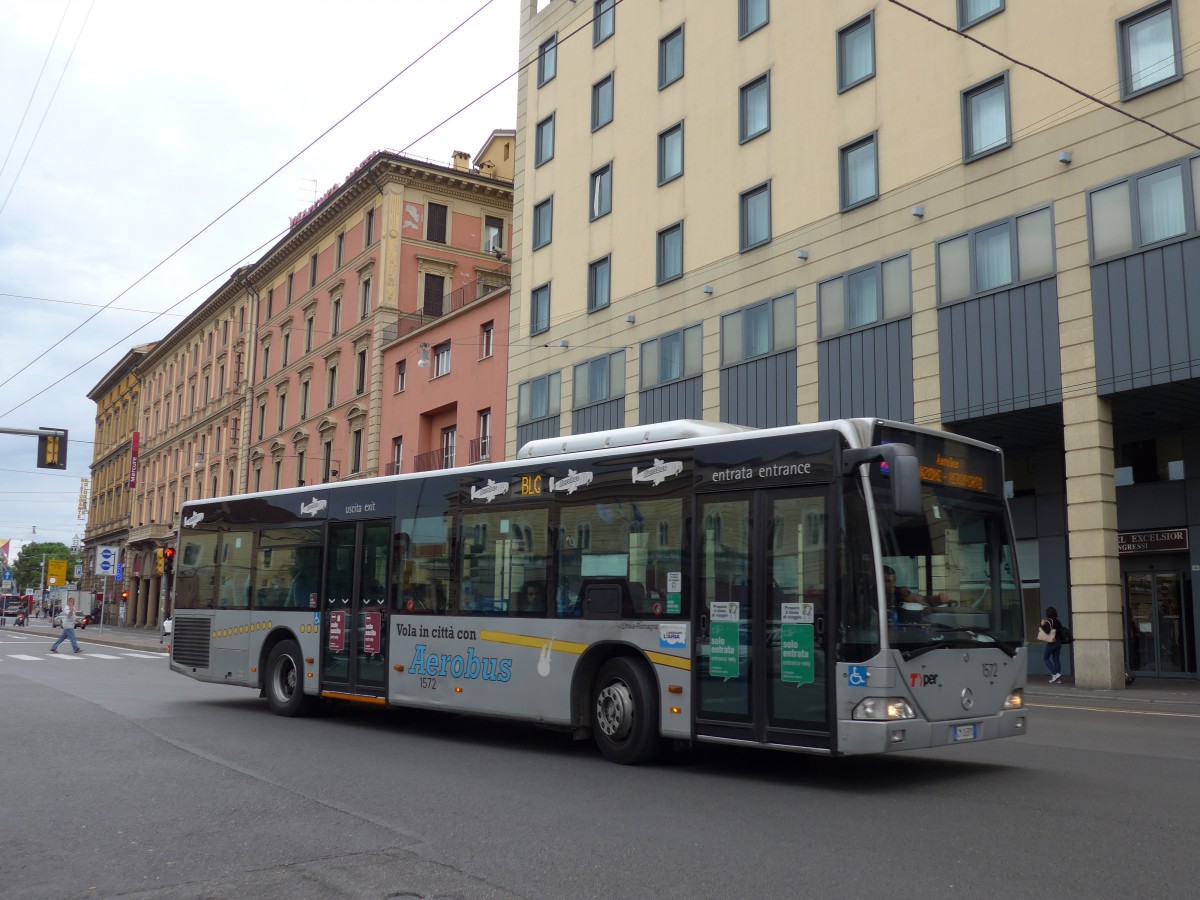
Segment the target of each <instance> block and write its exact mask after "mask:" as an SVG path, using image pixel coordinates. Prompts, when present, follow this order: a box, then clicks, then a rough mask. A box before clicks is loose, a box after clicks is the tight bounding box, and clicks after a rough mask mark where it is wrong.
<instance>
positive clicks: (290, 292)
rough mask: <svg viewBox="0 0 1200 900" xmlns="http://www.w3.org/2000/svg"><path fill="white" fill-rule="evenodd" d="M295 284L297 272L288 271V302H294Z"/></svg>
mask: <svg viewBox="0 0 1200 900" xmlns="http://www.w3.org/2000/svg"><path fill="white" fill-rule="evenodd" d="M295 286H296V273H295V272H288V277H287V300H286V302H287V303H291V302H292V297H293V296H294V294H293V290H294V288H295Z"/></svg>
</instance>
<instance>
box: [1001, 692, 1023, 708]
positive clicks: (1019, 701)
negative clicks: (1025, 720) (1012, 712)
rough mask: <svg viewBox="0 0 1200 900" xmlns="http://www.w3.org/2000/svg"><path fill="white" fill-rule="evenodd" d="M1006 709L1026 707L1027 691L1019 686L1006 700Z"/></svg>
mask: <svg viewBox="0 0 1200 900" xmlns="http://www.w3.org/2000/svg"><path fill="white" fill-rule="evenodd" d="M1004 708H1005V709H1024V708H1025V692H1024V691H1023V690H1022V689H1021V688H1017V689H1016V690H1014V691H1013V692H1012V693H1011V694H1009V695H1008V699H1007V700H1005V701H1004Z"/></svg>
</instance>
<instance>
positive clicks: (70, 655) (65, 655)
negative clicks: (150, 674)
mask: <svg viewBox="0 0 1200 900" xmlns="http://www.w3.org/2000/svg"><path fill="white" fill-rule="evenodd" d="M167 655H168V654H166V653H122V654H121V655H120V656H114V655H113V654H111V653H92V652H90V651H88V650H85V651H83V652H82V653H75V652H74V651H72V650H71V649H70V648H69V647H68V648H66V649H65V650H56V651H55V652H54V653H51V652H50V651H49V650H47V651H46V652H45V654H43V655H42V656H31V655H30V654H28V653H8V654H6V655H5V656H4V657H0V658H2V659H19V660H21V661H22V662H41V661H42V660H43V659H74V660H81V659H105V660H114V659H116V660H121V659H160V660H161V659H165V658H166V657H167Z"/></svg>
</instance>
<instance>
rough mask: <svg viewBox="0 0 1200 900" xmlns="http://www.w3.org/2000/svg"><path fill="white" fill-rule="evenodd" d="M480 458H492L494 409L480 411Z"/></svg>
mask: <svg viewBox="0 0 1200 900" xmlns="http://www.w3.org/2000/svg"><path fill="white" fill-rule="evenodd" d="M477 458H478V459H491V458H492V411H491V410H490V409H481V410H480V411H479V453H478V457H477Z"/></svg>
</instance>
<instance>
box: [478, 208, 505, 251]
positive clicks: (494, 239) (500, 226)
mask: <svg viewBox="0 0 1200 900" xmlns="http://www.w3.org/2000/svg"><path fill="white" fill-rule="evenodd" d="M483 249H484V250H486V251H487V252H488V253H500V252H501V251H503V250H504V220H503V219H498V218H496V217H495V216H484V217H483Z"/></svg>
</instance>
